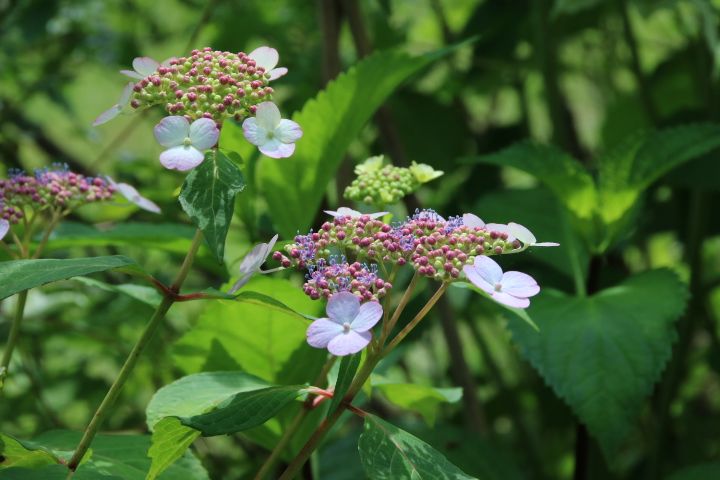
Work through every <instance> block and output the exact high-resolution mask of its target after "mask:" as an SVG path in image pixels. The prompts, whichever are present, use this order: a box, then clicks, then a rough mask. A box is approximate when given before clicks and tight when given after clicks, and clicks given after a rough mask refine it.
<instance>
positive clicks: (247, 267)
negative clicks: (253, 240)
mask: <svg viewBox="0 0 720 480" xmlns="http://www.w3.org/2000/svg"><path fill="white" fill-rule="evenodd" d="M277 239H278V236H277V235H275V236H274V237H273V238H271V239H270V241H269V242H268V243H258V244H257V245H255V246H254V247H253V249H252V250H250V253H248V254H247V255H245V258H243V261H242V262H241V263H240V278H239V279H238V281H237V282H235V285H233V286H232V288H231V289H230V291H229V292H228V293H230V294H233V293H235V292H237V291H238V290H240V289H241V288H242V287H243V286H245V284H246V283H247V282H248V281H249V280H250V277H252V276H253V275H254V274H255V273H257V272H260V271H261V270H260V267H262V264H263V263H265V260H266V259H267V257H268V255H270V252H272V250H273V247H275V242H277Z"/></svg>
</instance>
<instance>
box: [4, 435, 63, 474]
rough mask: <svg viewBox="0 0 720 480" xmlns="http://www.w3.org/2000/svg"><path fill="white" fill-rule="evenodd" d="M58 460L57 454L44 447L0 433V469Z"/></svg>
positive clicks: (34, 466) (35, 465)
mask: <svg viewBox="0 0 720 480" xmlns="http://www.w3.org/2000/svg"><path fill="white" fill-rule="evenodd" d="M58 462H59V458H58V456H57V455H55V453H53V452H52V451H50V450H49V449H47V448H45V447H43V446H41V445H36V444H34V443H33V442H26V441H22V440H18V439H16V438H13V437H11V436H10V435H5V434H3V433H0V470H4V469H6V468H11V467H31V468H38V467H42V466H45V465H54V464H57V463H58Z"/></svg>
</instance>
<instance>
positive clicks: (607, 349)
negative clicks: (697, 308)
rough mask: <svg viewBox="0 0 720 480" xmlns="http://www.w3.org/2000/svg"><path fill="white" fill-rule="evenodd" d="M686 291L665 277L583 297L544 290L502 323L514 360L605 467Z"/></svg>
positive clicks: (646, 277) (638, 279)
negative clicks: (577, 425)
mask: <svg viewBox="0 0 720 480" xmlns="http://www.w3.org/2000/svg"><path fill="white" fill-rule="evenodd" d="M687 296H688V292H687V288H686V286H685V285H684V284H682V283H681V282H680V280H679V279H678V278H677V276H676V275H675V274H674V273H672V272H671V271H669V270H655V271H649V272H645V273H642V274H639V275H636V276H633V277H631V278H630V279H628V280H627V281H625V282H623V283H622V284H620V285H618V286H616V287H613V288H608V289H606V290H603V291H601V292H599V293H597V294H596V295H593V296H591V297H585V298H581V297H577V298H575V297H568V296H566V295H564V294H561V293H559V292H551V291H546V292H545V294H544V295H540V296H538V297H536V298H534V299H533V302H532V305H531V306H530V308H529V309H528V310H529V313H530V315H531V316H532V318H533V319H534V320H535V322H536V323H537V324H538V326H539V328H540V332H536V331H533V330H531V329H529V328H528V327H527V326H525V325H523V324H521V323H517V322H510V323H509V324H508V328H509V329H510V331H511V333H512V337H513V340H514V341H515V342H516V343H517V344H518V346H519V348H520V351H521V353H522V355H523V356H524V357H525V358H526V359H528V360H529V361H530V363H531V364H532V365H533V366H534V367H535V368H536V369H537V370H538V371H539V372H540V374H541V375H542V376H543V378H544V379H545V381H546V382H547V383H548V384H549V385H550V386H551V387H552V388H553V389H554V390H555V392H556V393H557V394H558V396H560V397H561V398H562V399H563V400H565V401H566V402H567V403H568V405H570V407H571V408H572V409H573V411H574V412H575V413H576V415H577V416H578V417H579V418H580V420H581V421H582V422H583V423H584V424H585V425H586V426H587V428H588V430H589V432H590V433H591V434H592V435H593V436H594V437H595V438H597V439H598V441H599V442H600V445H601V447H602V450H603V452H604V453H605V456H606V458H607V459H608V461H611V460H612V459H613V458H615V453H616V452H617V449H618V448H619V447H620V446H621V444H622V442H623V441H624V440H625V439H626V437H627V436H628V434H629V433H630V432H631V430H632V429H633V427H634V425H635V422H636V420H637V416H638V414H639V412H640V409H641V407H642V405H643V402H644V401H645V398H646V397H647V396H648V395H649V394H650V392H651V391H652V387H653V384H654V383H655V382H656V381H657V380H658V379H659V378H660V374H661V373H662V371H663V369H664V368H665V364H666V362H667V361H668V360H669V358H670V355H671V350H672V349H671V347H672V343H673V341H674V340H675V338H676V334H675V330H674V323H675V321H676V320H677V319H678V317H679V316H680V315H681V314H682V312H683V310H684V308H685V303H686V300H687Z"/></svg>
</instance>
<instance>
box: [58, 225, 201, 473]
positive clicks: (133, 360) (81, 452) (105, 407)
mask: <svg viewBox="0 0 720 480" xmlns="http://www.w3.org/2000/svg"><path fill="white" fill-rule="evenodd" d="M201 242H202V232H201V231H200V230H197V231H196V232H195V237H194V238H193V241H192V245H191V246H190V251H189V252H188V253H187V255H186V257H185V260H184V261H183V264H182V266H181V267H180V271H179V272H178V274H177V276H176V277H175V281H174V282H173V284H172V286H171V287H170V288H171V289H172V290H173V291H174V292H177V291H179V290H180V287H181V286H182V284H183V282H184V281H185V279H186V278H187V276H188V274H189V273H190V267H191V266H192V263H193V260H194V259H195V255H196V254H197V251H198V248H199V247H200V243H201ZM173 303H175V299H174V297H171V296H165V297H164V298H163V301H162V302H161V303H160V305H158V307H157V309H156V310H155V313H154V314H153V316H152V318H151V319H150V321H149V322H148V324H147V326H146V327H145V330H144V331H143V333H142V335H141V336H140V338H139V339H138V341H137V343H136V344H135V346H134V347H133V349H132V351H131V352H130V354H129V355H128V357H127V359H126V360H125V364H124V365H123V366H122V368H121V369H120V373H119V374H118V376H117V378H116V379H115V381H114V382H113V384H112V386H111V387H110V390H108V392H107V394H105V398H104V399H103V401H102V403H100V406H99V407H98V409H97V410H96V411H95V414H94V415H93V418H92V420H91V421H90V424H89V425H88V426H87V428H86V429H85V433H84V434H83V437H82V439H81V440H80V443H79V444H78V446H77V448H76V449H75V453H74V454H73V456H72V458H71V459H70V461H69V462H68V468H69V469H70V470H71V472H74V471H75V470H76V469H77V467H78V465H79V464H80V461H81V460H82V458H83V456H85V453H87V451H88V449H89V448H90V444H91V443H92V441H93V439H94V438H95V435H96V434H97V432H98V430H99V429H100V427H101V426H102V424H103V422H104V421H105V418H106V417H107V416H108V414H109V413H110V409H111V408H112V406H113V404H114V403H115V400H116V399H117V397H118V395H119V394H120V391H121V390H122V388H123V386H125V382H126V381H127V379H128V378H129V377H130V374H131V373H132V371H133V369H134V368H135V365H136V364H137V361H138V359H139V358H140V355H142V353H143V351H144V350H145V348H146V347H147V346H148V344H149V343H150V340H151V339H152V337H153V335H154V334H155V331H156V330H157V329H158V327H159V326H160V324H161V323H162V321H163V319H164V318H165V314H167V312H168V310H170V307H171V306H172V305H173ZM70 477H72V474H71V475H70V476H69V477H68V478H70Z"/></svg>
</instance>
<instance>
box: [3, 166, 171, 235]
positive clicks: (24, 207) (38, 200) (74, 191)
mask: <svg viewBox="0 0 720 480" xmlns="http://www.w3.org/2000/svg"><path fill="white" fill-rule="evenodd" d="M116 192H117V193H120V194H121V195H123V196H124V197H125V198H126V199H127V200H128V201H130V202H132V203H134V204H135V205H137V206H139V207H140V208H143V209H145V210H148V211H151V212H155V213H158V212H159V211H160V209H159V208H158V206H157V205H155V204H154V203H153V202H151V201H150V200H148V199H146V198H144V197H142V196H141V195H140V194H139V193H138V191H137V190H135V189H134V188H133V187H132V186H130V185H128V184H125V183H119V184H118V183H115V182H114V181H113V180H112V179H110V178H101V177H88V176H85V175H82V174H79V173H75V172H72V171H70V170H69V169H68V167H67V165H59V164H56V165H53V166H52V167H51V168H42V169H37V170H35V172H34V174H32V175H29V174H27V173H25V172H22V171H17V170H14V171H11V172H10V175H9V178H6V179H0V219H2V220H3V221H4V222H6V225H5V223H4V225H5V226H0V232H1V231H3V230H4V233H3V235H2V236H0V238H2V237H4V236H5V234H7V232H8V230H9V228H10V226H11V225H13V224H16V223H18V222H20V221H22V220H23V219H24V218H26V217H27V216H28V215H32V214H37V213H45V214H48V215H58V216H65V215H67V214H69V213H70V212H72V211H73V210H74V209H76V208H78V207H81V206H83V205H85V204H88V203H93V202H100V201H108V200H111V199H112V198H113V196H114V195H115V193H116Z"/></svg>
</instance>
